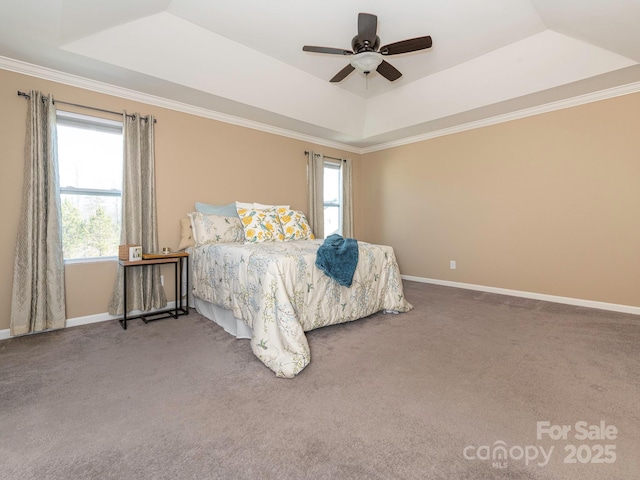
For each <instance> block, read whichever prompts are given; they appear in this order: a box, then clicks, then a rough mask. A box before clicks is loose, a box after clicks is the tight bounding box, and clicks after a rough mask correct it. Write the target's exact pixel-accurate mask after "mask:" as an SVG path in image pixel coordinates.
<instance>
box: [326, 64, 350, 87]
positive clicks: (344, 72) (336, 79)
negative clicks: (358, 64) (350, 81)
mask: <svg viewBox="0 0 640 480" xmlns="http://www.w3.org/2000/svg"><path fill="white" fill-rule="evenodd" d="M354 70H355V68H354V67H353V66H352V65H351V64H348V65H347V66H346V67H344V68H343V69H342V70H340V71H339V72H338V73H336V74H335V76H334V77H333V78H332V79H331V80H329V81H330V82H332V83H336V82H341V81H342V80H344V79H345V78H347V75H349V74H350V73H351V72H353V71H354Z"/></svg>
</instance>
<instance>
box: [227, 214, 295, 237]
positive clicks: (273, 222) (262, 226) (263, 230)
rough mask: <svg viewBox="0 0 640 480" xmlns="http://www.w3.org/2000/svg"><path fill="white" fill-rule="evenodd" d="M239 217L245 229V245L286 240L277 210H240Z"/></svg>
mask: <svg viewBox="0 0 640 480" xmlns="http://www.w3.org/2000/svg"><path fill="white" fill-rule="evenodd" d="M238 215H239V216H240V221H241V222H242V227H243V228H244V240H245V243H259V242H273V241H277V240H280V241H282V240H284V234H283V233H282V227H281V226H280V221H279V220H278V214H277V213H276V211H275V209H273V208H267V209H264V210H263V209H258V208H238Z"/></svg>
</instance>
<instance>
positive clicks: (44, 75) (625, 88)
mask: <svg viewBox="0 0 640 480" xmlns="http://www.w3.org/2000/svg"><path fill="white" fill-rule="evenodd" d="M0 68H2V69H4V70H9V71H12V72H16V73H20V74H23V75H28V76H31V77H37V78H41V79H43V80H50V81H53V82H57V83H62V84H65V85H69V86H72V87H78V88H82V89H85V90H90V91H93V92H97V93H103V94H106V95H113V96H116V97H120V98H124V99H127V100H132V101H135V102H140V103H146V104H148V105H154V106H156V107H161V108H166V109H168V110H174V111H178V112H182V113H187V114H190V115H196V116H198V117H204V118H208V119H211V120H216V121H219V122H224V123H229V124H232V125H237V126H240V127H245V128H250V129H253V130H259V131H262V132H266V133H272V134H274V135H279V136H282V137H287V138H292V139H294V140H300V141H302V142H308V143H313V144H316V145H321V146H324V147H329V148H335V149H338V150H344V151H347V152H351V153H355V154H359V155H363V154H367V153H372V152H377V151H380V150H387V149H389V148H393V147H399V146H402V145H409V144H412V143H418V142H423V141H425V140H430V139H433V138H437V137H443V136H445V135H453V134H455V133H460V132H465V131H468V130H474V129H476V128H482V127H488V126H491V125H497V124H499V123H504V122H510V121H512V120H519V119H522V118H526V117H531V116H535V115H540V114H543V113H548V112H553V111H556V110H562V109H565V108H571V107H576V106H579V105H584V104H587V103H592V102H597V101H600V100H606V99H609V98H614V97H619V96H622V95H629V94H632V93H638V92H640V82H634V83H630V84H627V85H622V86H619V87H614V88H609V89H605V90H600V91H597V92H593V93H589V94H585V95H579V96H576V97H572V98H568V99H564V100H559V101H557V102H552V103H547V104H544V105H539V106H536V107H531V108H525V109H522V110H517V111H515V112H511V113H507V114H503V115H496V116H493V117H489V118H485V119H482V120H478V121H475V122H469V123H465V124H462V125H456V126H455V127H449V128H443V129H440V130H434V131H432V132H428V133H424V134H421V135H416V136H412V137H406V138H402V139H399V140H394V141H390V142H385V143H380V144H378V145H373V146H370V147H354V146H352V145H347V144H344V143H340V142H334V141H331V140H327V139H324V138H320V137H315V136H312V135H306V134H302V133H298V132H294V131H291V130H287V129H284V128H280V127H274V126H271V125H267V124H264V123H260V122H255V121H253V120H247V119H245V118H240V117H236V116H233V115H228V114H225V113H220V112H216V111H214V110H208V109H206V108H201V107H196V106H194V105H188V104H186V103H182V102H177V101H174V100H169V99H166V98H162V97H158V96H155V95H149V94H146V93H142V92H138V91H135V90H131V89H128V88H123V87H118V86H115V85H111V84H108V83H104V82H99V81H97V80H90V79H88V78H84V77H80V76H77V75H73V74H69V73H64V72H60V71H57V70H53V69H50V68H47V67H41V66H38V65H33V64H30V63H26V62H22V61H20V60H14V59H11V58H8V57H2V56H0Z"/></svg>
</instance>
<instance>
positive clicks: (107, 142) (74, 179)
mask: <svg viewBox="0 0 640 480" xmlns="http://www.w3.org/2000/svg"><path fill="white" fill-rule="evenodd" d="M58 162H59V164H60V186H61V187H62V188H65V187H76V188H86V189H102V190H118V191H121V190H122V134H117V133H111V132H104V131H98V130H90V129H88V128H80V127H74V126H68V125H61V124H58Z"/></svg>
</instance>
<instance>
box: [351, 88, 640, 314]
mask: <svg viewBox="0 0 640 480" xmlns="http://www.w3.org/2000/svg"><path fill="white" fill-rule="evenodd" d="M361 175H362V176H361V178H360V181H361V184H362V186H363V192H362V201H363V209H362V214H363V215H364V218H363V219H361V220H362V225H363V226H364V228H363V229H362V230H361V231H360V235H361V237H363V238H366V239H367V240H370V241H372V242H376V243H384V244H389V245H392V246H393V247H394V249H395V251H396V254H397V257H398V261H399V263H400V267H401V271H402V273H403V274H406V275H413V276H418V277H426V278H434V279H440V280H450V281H455V282H464V283H471V284H479V285H485V286H493V287H501V288H507V289H515V290H523V291H528V292H537V293H543V294H549V295H558V296H566V297H572V298H579V299H587V300H594V301H601V302H610V303H618V304H625V305H633V306H640V94H634V95H626V96H622V97H617V98H613V99H609V100H605V101H600V102H595V103H590V104H587V105H583V106H579V107H575V108H571V109H565V110H559V111H556V112H552V113H547V114H543V115H538V116H535V117H529V118H525V119H521V120H517V121H511V122H508V123H503V124H499V125H494V126H490V127H485V128H480V129H476V130H471V131H467V132H464V133H459V134H455V135H450V136H444V137H439V138H435V139H432V140H428V141H424V142H421V143H416V144H411V145H407V146H402V147H397V148H391V149H388V150H384V151H380V152H375V153H370V154H367V155H364V156H363V162H362V173H361ZM450 260H456V262H457V269H456V270H450V269H449V261H450Z"/></svg>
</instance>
